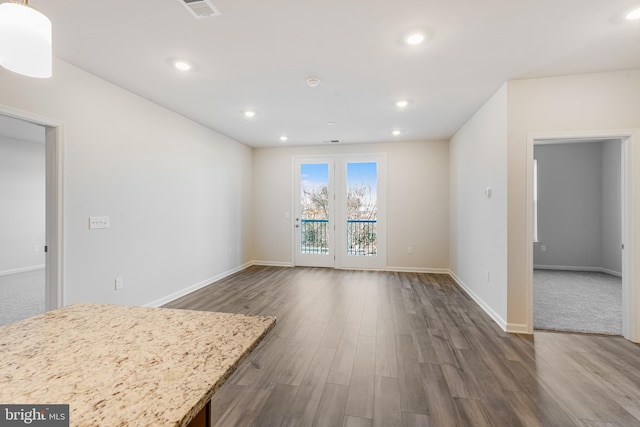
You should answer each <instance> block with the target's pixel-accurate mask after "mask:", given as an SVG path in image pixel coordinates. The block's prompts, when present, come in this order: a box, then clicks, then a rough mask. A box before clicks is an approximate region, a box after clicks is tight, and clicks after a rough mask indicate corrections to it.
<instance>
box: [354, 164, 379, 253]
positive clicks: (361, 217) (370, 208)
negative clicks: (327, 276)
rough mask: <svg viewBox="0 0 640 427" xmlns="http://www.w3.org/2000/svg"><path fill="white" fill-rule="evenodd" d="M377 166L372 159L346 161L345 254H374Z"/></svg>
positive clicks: (376, 212) (375, 247) (376, 216)
mask: <svg viewBox="0 0 640 427" xmlns="http://www.w3.org/2000/svg"><path fill="white" fill-rule="evenodd" d="M377 184H378V167H377V163H376V162H358V163H351V162H349V163H347V211H346V217H347V218H346V220H347V236H346V237H347V244H346V251H347V255H349V256H376V255H377V254H378V240H377V235H378V233H377V222H378V196H377Z"/></svg>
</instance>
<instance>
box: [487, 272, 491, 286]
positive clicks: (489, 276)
mask: <svg viewBox="0 0 640 427" xmlns="http://www.w3.org/2000/svg"><path fill="white" fill-rule="evenodd" d="M490 282H491V274H490V273H489V270H487V283H490Z"/></svg>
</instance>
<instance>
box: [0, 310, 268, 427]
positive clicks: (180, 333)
mask: <svg viewBox="0 0 640 427" xmlns="http://www.w3.org/2000/svg"><path fill="white" fill-rule="evenodd" d="M274 325H275V318H274V317H266V316H246V315H241V314H227V313H212V312H201V311H190V310H174V309H166V308H146V307H128V306H117V305H103V304H75V305H71V306H68V307H65V308H61V309H58V310H54V311H50V312H47V313H45V314H42V315H39V316H35V317H32V318H29V319H26V320H23V321H20V322H16V323H13V324H10V325H7V326H3V327H0V403H2V404H69V405H70V423H71V425H72V426H82V427H85V426H129V425H135V426H146V425H148V426H186V425H187V424H188V423H189V421H190V420H191V419H192V418H193V417H194V416H195V415H196V414H197V413H198V412H199V411H200V410H201V409H202V408H203V407H204V406H205V405H206V404H207V402H208V401H209V400H210V399H211V396H212V395H213V393H215V391H216V390H217V389H218V388H219V387H220V386H221V385H222V384H223V383H224V381H225V380H226V379H227V378H228V377H229V375H231V373H232V372H233V371H234V370H235V368H236V367H237V366H238V364H239V363H240V361H241V360H242V359H243V358H244V357H245V356H246V355H247V354H249V352H251V350H252V349H253V348H254V347H255V346H256V345H257V344H258V342H260V340H261V339H262V338H263V337H264V336H265V335H266V334H267V333H268V332H269V331H270V330H271V328H273V326H274Z"/></svg>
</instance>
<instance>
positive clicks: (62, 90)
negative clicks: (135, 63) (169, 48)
mask: <svg viewBox="0 0 640 427" xmlns="http://www.w3.org/2000/svg"><path fill="white" fill-rule="evenodd" d="M0 104H3V105H5V106H9V107H12V108H15V109H19V110H24V111H27V112H30V113H34V114H38V115H41V116H45V117H49V118H51V119H55V120H60V121H62V122H64V131H65V142H64V150H65V157H64V161H65V163H64V201H63V203H64V206H63V207H64V266H63V267H64V272H63V274H64V277H63V292H64V303H65V304H69V303H73V302H77V301H96V302H103V303H120V304H150V303H159V302H160V300H166V298H167V297H168V296H170V295H173V296H177V295H178V294H179V293H180V292H182V291H184V290H185V288H188V287H189V286H194V285H197V284H201V283H206V282H208V281H210V280H211V279H213V278H215V277H218V276H219V275H222V274H225V273H227V272H229V271H233V270H234V269H236V268H238V267H239V266H241V265H242V264H243V263H246V262H248V261H250V256H251V249H250V245H251V212H252V207H251V201H252V200H251V196H252V193H251V182H252V153H251V149H250V148H248V147H246V146H244V145H242V144H240V143H237V142H235V141H233V140H231V139H229V138H227V137H225V136H223V135H220V134H218V133H216V132H214V131H211V130H209V129H207V128H205V127H203V126H200V125H198V124H196V123H194V122H192V121H190V120H188V119H186V118H184V117H182V116H180V115H178V114H175V113H173V112H171V111H168V110H166V109H164V108H162V107H159V106H158V105H156V104H153V103H151V102H149V101H147V100H145V99H143V98H141V97H139V96H136V95H134V94H132V93H130V92H128V91H126V90H123V89H121V88H118V87H116V86H114V85H112V84H110V83H107V82H105V81H104V80H101V79H100V78H97V77H95V76H93V75H91V74H88V73H86V72H84V71H82V70H80V69H78V68H75V67H73V66H71V65H69V64H67V63H65V62H63V61H59V60H56V61H55V62H54V75H53V77H52V78H51V79H45V80H38V79H30V78H26V77H22V76H18V75H15V74H13V73H11V72H8V71H6V70H0ZM92 215H108V216H110V219H111V228H110V229H106V230H91V231H90V230H88V217H89V216H92ZM117 276H122V277H124V289H123V290H121V291H115V290H114V279H115V277H117Z"/></svg>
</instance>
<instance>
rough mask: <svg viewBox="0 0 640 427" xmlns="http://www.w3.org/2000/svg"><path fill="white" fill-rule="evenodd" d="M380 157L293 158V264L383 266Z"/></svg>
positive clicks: (382, 160) (383, 164) (383, 198)
mask: <svg viewBox="0 0 640 427" xmlns="http://www.w3.org/2000/svg"><path fill="white" fill-rule="evenodd" d="M385 160H386V159H385V156H384V155H380V154H377V155H357V156H334V157H306V158H294V168H295V173H294V177H295V178H294V179H295V181H294V264H295V265H297V266H314V267H335V268H356V269H384V268H385V267H386V215H385V213H386V209H385V206H386V191H385V189H386V184H385V177H386V161H385Z"/></svg>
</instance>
